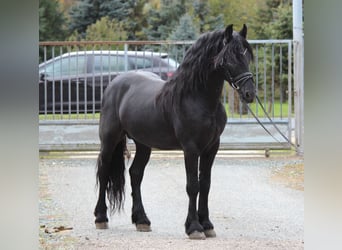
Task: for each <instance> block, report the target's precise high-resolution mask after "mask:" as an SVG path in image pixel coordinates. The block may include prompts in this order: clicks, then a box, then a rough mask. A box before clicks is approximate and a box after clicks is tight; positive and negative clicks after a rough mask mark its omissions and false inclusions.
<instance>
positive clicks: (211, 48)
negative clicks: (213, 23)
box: [163, 30, 224, 96]
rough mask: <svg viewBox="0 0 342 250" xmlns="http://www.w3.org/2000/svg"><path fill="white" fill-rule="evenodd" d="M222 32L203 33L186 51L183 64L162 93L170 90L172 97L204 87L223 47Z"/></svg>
mask: <svg viewBox="0 0 342 250" xmlns="http://www.w3.org/2000/svg"><path fill="white" fill-rule="evenodd" d="M223 38H224V30H218V31H213V32H208V33H204V34H203V35H201V36H200V37H199V38H198V40H197V41H196V42H195V43H194V44H193V45H192V46H191V47H190V48H189V49H188V50H187V52H186V54H185V56H184V59H183V62H182V63H181V64H180V66H179V67H178V69H177V70H176V71H175V73H174V75H173V77H172V78H170V79H169V80H168V81H167V82H166V83H165V86H164V89H163V91H166V92H168V90H172V93H173V95H177V96H179V95H181V94H182V92H183V93H184V92H192V91H197V90H198V89H199V88H202V87H205V86H204V85H205V83H206V82H207V81H208V76H209V73H210V72H211V71H212V70H213V67H214V60H215V57H216V56H217V55H218V53H219V52H220V51H221V49H222V47H223V43H222V41H223Z"/></svg>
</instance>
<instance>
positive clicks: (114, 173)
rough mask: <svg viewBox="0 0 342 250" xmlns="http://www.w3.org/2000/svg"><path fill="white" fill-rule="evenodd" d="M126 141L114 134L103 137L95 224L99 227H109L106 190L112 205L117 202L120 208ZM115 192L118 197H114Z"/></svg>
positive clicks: (98, 167)
mask: <svg viewBox="0 0 342 250" xmlns="http://www.w3.org/2000/svg"><path fill="white" fill-rule="evenodd" d="M117 141H119V142H117ZM125 143H126V141H125V139H121V140H120V138H117V140H115V139H114V138H113V137H112V136H108V137H106V136H104V137H102V139H101V150H100V154H99V156H98V160H97V185H99V196H98V200H97V204H96V207H95V211H94V215H95V225H96V228H98V229H106V228H108V217H107V205H106V192H109V195H108V197H109V198H110V199H111V200H110V202H111V205H113V204H115V205H116V206H117V208H120V205H121V201H122V197H123V186H124V179H123V177H122V176H123V173H124V172H123V171H124V162H123V161H124V159H123V151H124V147H125ZM114 182H115V184H114ZM113 189H114V190H113ZM113 194H114V196H115V197H118V198H115V197H114V198H113ZM113 200H114V201H113ZM112 209H113V208H112Z"/></svg>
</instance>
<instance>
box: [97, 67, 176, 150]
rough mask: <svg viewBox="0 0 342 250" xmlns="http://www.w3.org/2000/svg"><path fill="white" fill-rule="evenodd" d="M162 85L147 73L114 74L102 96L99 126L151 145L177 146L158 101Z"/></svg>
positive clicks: (159, 80) (162, 83) (161, 146)
mask: <svg viewBox="0 0 342 250" xmlns="http://www.w3.org/2000/svg"><path fill="white" fill-rule="evenodd" d="M163 86H164V81H163V80H162V79H161V78H159V76H157V75H154V74H153V73H149V72H129V73H124V74H121V75H119V76H117V77H116V78H115V79H114V80H113V81H112V82H111V83H110V85H109V86H108V87H107V89H106V91H105V93H104V96H103V102H102V111H101V120H100V124H102V125H101V126H102V127H105V128H108V129H107V131H113V130H116V131H118V130H120V131H124V133H125V134H127V135H128V136H129V137H130V138H132V139H134V140H136V141H138V142H140V143H142V144H145V145H147V146H150V147H156V148H175V147H177V148H178V147H179V145H178V143H177V142H176V138H175V135H174V131H173V128H172V124H170V122H168V121H167V119H165V114H164V112H163V109H162V106H161V105H159V104H158V103H157V99H158V95H159V93H160V91H161V89H162V87H163ZM161 138H163V140H161ZM164 144H165V145H164ZM168 144H169V145H168Z"/></svg>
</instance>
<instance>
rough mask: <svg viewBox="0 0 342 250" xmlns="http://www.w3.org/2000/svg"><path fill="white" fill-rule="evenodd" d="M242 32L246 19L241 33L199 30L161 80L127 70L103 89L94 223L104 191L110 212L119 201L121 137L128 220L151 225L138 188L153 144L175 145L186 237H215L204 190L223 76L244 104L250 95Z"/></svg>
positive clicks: (103, 212)
mask: <svg viewBox="0 0 342 250" xmlns="http://www.w3.org/2000/svg"><path fill="white" fill-rule="evenodd" d="M246 35H247V27H246V26H245V25H243V28H242V29H241V31H240V32H235V31H233V25H228V26H227V28H226V29H224V30H218V31H213V32H209V33H205V34H203V35H202V36H201V37H200V38H199V39H198V40H197V41H196V42H195V43H194V44H193V45H192V46H191V47H190V48H189V49H188V51H187V53H186V55H185V57H184V60H183V62H182V64H181V65H180V66H179V68H178V69H177V70H176V72H175V73H174V75H173V76H172V78H171V79H169V80H167V81H166V82H164V81H163V80H161V79H160V78H159V77H158V76H155V75H153V74H152V73H147V72H127V73H124V74H121V75H119V76H117V77H116V78H115V79H114V80H113V81H112V82H111V83H110V85H109V86H108V87H107V88H106V90H105V92H104V96H103V101H102V110H101V117H100V127H99V135H100V140H101V150H100V154H99V156H98V162H97V183H98V185H99V197H98V201H97V204H96V208H95V212H94V214H95V217H96V219H95V224H96V227H97V228H107V227H108V217H107V206H106V201H105V198H106V192H107V197H108V200H109V203H110V209H111V211H112V212H114V211H115V210H117V209H120V208H121V207H122V202H123V198H124V185H125V176H124V172H125V171H124V170H125V162H124V153H125V150H126V136H127V137H128V138H131V139H132V140H133V141H134V142H135V144H136V152H135V157H134V160H133V163H132V165H131V167H130V168H129V174H130V178H131V186H132V198H133V207H132V222H133V223H134V224H136V228H137V230H138V231H150V230H151V228H150V224H151V223H150V220H149V219H148V218H147V216H146V213H145V210H144V206H143V203H142V199H141V191H140V185H141V181H142V178H143V175H144V169H145V166H146V164H147V162H148V160H149V157H150V154H151V148H158V149H164V150H165V149H167V150H168V149H170V150H172V149H181V150H183V151H184V159H185V168H186V180H187V183H186V192H187V194H188V196H189V208H188V215H187V218H186V222H185V231H186V233H187V235H188V236H189V237H190V238H191V239H204V238H205V237H215V235H216V234H215V231H214V226H213V224H212V223H211V221H210V220H209V210H208V194H209V189H210V179H211V167H212V164H213V161H214V158H215V156H216V153H217V150H218V148H219V144H220V135H221V133H222V131H223V129H224V127H225V124H226V120H227V117H226V113H225V110H224V107H223V105H222V104H221V102H220V98H221V92H222V88H223V84H224V80H227V81H228V82H229V83H230V84H231V86H232V87H233V88H235V89H236V90H237V91H238V92H239V94H240V98H242V100H243V101H245V102H248V103H250V102H252V101H253V99H254V97H255V87H254V82H253V75H252V73H251V72H250V71H249V63H250V61H251V60H252V59H253V52H252V48H251V46H250V45H249V43H248V42H247V40H246ZM198 194H199V199H198V204H197V196H198Z"/></svg>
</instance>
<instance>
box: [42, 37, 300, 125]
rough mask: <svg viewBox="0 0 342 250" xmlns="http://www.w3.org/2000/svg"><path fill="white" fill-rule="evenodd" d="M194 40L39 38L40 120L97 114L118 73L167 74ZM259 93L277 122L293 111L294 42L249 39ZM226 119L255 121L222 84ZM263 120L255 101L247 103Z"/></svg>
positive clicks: (166, 75)
mask: <svg viewBox="0 0 342 250" xmlns="http://www.w3.org/2000/svg"><path fill="white" fill-rule="evenodd" d="M192 43H193V41H116V42H110V41H107V42H106V41H83V42H40V43H39V53H40V55H39V58H40V62H41V64H40V65H39V74H40V81H39V113H40V116H39V121H40V123H46V122H51V123H53V122H54V121H56V122H57V121H59V122H62V121H63V120H65V121H66V120H78V121H79V122H85V120H89V119H94V120H97V119H98V117H99V111H100V106H101V98H102V93H103V91H104V89H105V87H106V86H107V84H108V82H110V81H111V80H112V79H113V78H114V77H115V76H116V75H118V74H120V73H122V72H125V71H128V70H146V71H152V72H154V73H156V74H158V75H160V76H161V77H162V78H163V79H167V78H168V77H170V76H171V75H172V73H173V71H174V70H175V69H176V67H177V65H179V64H180V63H181V62H182V59H183V56H184V54H185V52H186V50H187V48H188V47H190V46H191V44H192ZM249 43H250V44H251V46H252V47H253V50H254V61H253V62H252V63H251V66H250V67H251V71H252V72H253V73H254V74H255V76H254V79H255V84H256V89H257V94H258V96H259V97H260V99H261V100H262V101H263V105H264V106H265V107H266V108H267V111H268V112H269V114H270V115H271V117H272V118H274V120H275V121H277V122H280V123H286V122H288V120H289V118H290V117H291V116H292V115H293V95H292V88H293V87H292V41H291V40H251V41H249ZM222 101H223V103H224V105H225V107H226V111H227V115H228V122H232V123H234V122H235V123H236V122H238V123H241V122H254V121H255V120H254V119H253V118H252V116H251V115H250V114H249V112H248V110H247V108H246V107H245V106H244V105H245V104H243V103H241V102H240V100H239V98H238V96H237V94H236V93H234V91H233V89H231V87H230V86H229V85H228V84H226V85H225V87H224V91H223V93H222ZM250 107H251V108H252V109H254V111H255V113H256V114H257V116H258V117H259V118H261V119H263V118H264V117H265V116H264V114H263V113H262V112H261V109H260V107H259V105H258V104H255V103H254V104H250Z"/></svg>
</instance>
